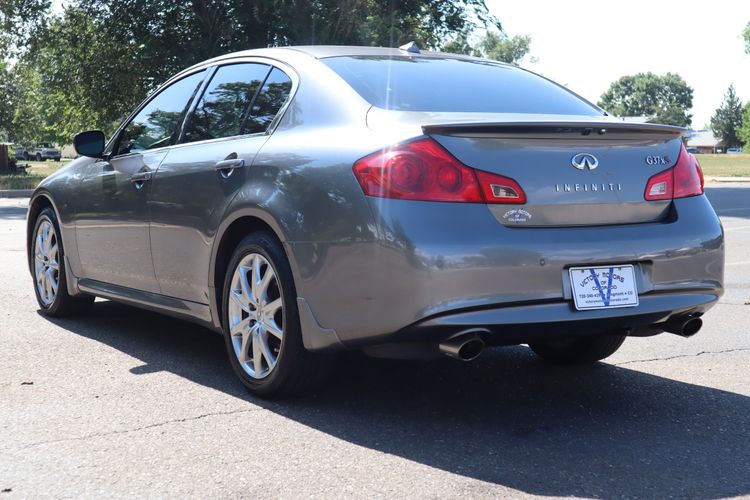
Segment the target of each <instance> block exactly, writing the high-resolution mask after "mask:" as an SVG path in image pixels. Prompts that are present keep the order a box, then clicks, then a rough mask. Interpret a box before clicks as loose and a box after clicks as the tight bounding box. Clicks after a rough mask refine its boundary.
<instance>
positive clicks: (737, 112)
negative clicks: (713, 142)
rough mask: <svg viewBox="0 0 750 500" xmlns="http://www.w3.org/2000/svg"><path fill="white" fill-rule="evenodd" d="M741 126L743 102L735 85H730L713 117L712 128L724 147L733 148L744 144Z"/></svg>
mask: <svg viewBox="0 0 750 500" xmlns="http://www.w3.org/2000/svg"><path fill="white" fill-rule="evenodd" d="M741 127H742V102H740V100H739V98H738V97H737V94H736V92H735V91H734V85H730V86H729V88H728V89H727V93H726V94H724V101H723V102H722V103H721V106H719V108H718V109H717V110H716V113H714V116H712V117H711V129H712V130H713V131H714V134H715V135H716V137H718V138H719V140H720V141H721V143H722V144H723V145H724V147H727V148H731V147H736V146H740V145H741V144H742V141H741V140H740V138H739V135H738V134H739V131H740V128H741Z"/></svg>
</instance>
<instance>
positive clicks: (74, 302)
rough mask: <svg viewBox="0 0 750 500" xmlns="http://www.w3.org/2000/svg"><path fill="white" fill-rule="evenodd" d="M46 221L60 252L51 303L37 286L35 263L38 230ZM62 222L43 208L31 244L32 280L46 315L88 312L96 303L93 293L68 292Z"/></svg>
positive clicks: (59, 315) (49, 210) (48, 209)
mask: <svg viewBox="0 0 750 500" xmlns="http://www.w3.org/2000/svg"><path fill="white" fill-rule="evenodd" d="M45 221H47V222H50V223H51V224H52V226H53V228H54V230H55V240H56V245H57V249H58V250H57V252H58V263H59V268H58V271H57V280H58V284H57V292H56V293H55V297H54V299H53V300H52V302H51V303H49V304H46V303H45V301H43V300H42V297H41V295H40V292H39V288H38V287H37V276H36V272H37V271H36V266H35V265H34V248H35V246H34V245H35V240H36V235H37V231H38V229H39V226H41V225H42V224H43V223H44V222H45ZM60 234H61V233H60V224H59V223H58V222H57V215H56V214H55V211H54V210H52V209H51V208H45V209H43V210H42V211H41V212H40V213H39V215H38V216H37V218H36V222H35V224H34V234H33V236H32V240H31V244H30V245H29V256H28V257H29V260H30V262H31V270H32V280H33V285H34V294H35V295H36V300H37V303H38V304H39V308H40V309H41V311H42V313H43V314H44V315H46V316H51V317H55V318H61V317H66V316H76V315H79V314H83V313H86V312H87V311H89V310H90V309H91V306H92V305H93V304H94V297H92V296H91V295H79V296H75V297H74V296H71V295H70V294H69V293H68V286H67V275H66V272H65V249H64V248H63V242H62V238H61V237H60Z"/></svg>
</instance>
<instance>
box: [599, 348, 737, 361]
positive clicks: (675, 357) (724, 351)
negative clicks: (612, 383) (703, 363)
mask: <svg viewBox="0 0 750 500" xmlns="http://www.w3.org/2000/svg"><path fill="white" fill-rule="evenodd" d="M743 351H750V347H738V348H736V349H725V350H723V351H700V352H698V353H695V354H678V355H676V356H668V357H666V358H651V359H634V360H631V361H623V362H622V363H614V365H615V366H622V365H629V364H632V363H650V362H651V361H669V360H672V359H679V358H696V357H698V356H702V355H704V354H726V353H730V352H743Z"/></svg>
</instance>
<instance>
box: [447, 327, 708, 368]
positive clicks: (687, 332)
mask: <svg viewBox="0 0 750 500" xmlns="http://www.w3.org/2000/svg"><path fill="white" fill-rule="evenodd" d="M661 327H662V328H663V329H664V331H666V332H669V333H674V334H675V335H679V336H681V337H692V336H693V335H695V334H696V333H698V332H699V331H700V329H701V328H702V327H703V320H702V319H700V317H698V316H675V317H673V318H670V319H669V321H667V322H666V323H664V324H663V325H661ZM485 333H487V332H486V331H484V330H478V331H471V332H465V333H460V334H458V335H456V336H455V337H453V338H451V339H448V340H446V341H445V342H441V343H440V344H439V345H438V348H439V349H440V352H441V353H443V354H445V355H446V356H449V357H451V358H454V359H458V360H461V361H472V360H474V359H476V358H477V357H479V355H480V354H482V351H483V350H484V347H485V344H484V340H482V334H485Z"/></svg>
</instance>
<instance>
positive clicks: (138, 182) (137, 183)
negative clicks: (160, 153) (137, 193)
mask: <svg viewBox="0 0 750 500" xmlns="http://www.w3.org/2000/svg"><path fill="white" fill-rule="evenodd" d="M152 175H153V174H152V173H151V172H138V173H137V174H133V175H132V176H131V177H130V182H132V183H133V186H134V187H135V188H136V189H141V188H142V187H143V185H144V184H145V183H146V182H147V181H150V180H151V177H152Z"/></svg>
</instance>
